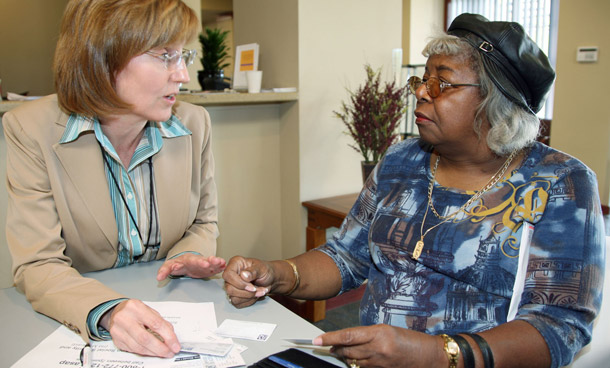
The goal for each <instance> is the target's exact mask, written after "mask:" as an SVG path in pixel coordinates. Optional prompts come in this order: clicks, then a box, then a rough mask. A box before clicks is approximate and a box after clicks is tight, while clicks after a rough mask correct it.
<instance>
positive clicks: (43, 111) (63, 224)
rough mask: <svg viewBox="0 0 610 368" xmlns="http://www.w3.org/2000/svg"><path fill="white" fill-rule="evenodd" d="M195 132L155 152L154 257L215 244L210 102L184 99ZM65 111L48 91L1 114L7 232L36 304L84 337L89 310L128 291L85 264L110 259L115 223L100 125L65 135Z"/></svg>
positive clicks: (108, 263) (207, 249)
mask: <svg viewBox="0 0 610 368" xmlns="http://www.w3.org/2000/svg"><path fill="white" fill-rule="evenodd" d="M176 115H177V116H178V118H179V119H180V121H181V122H182V123H183V124H184V125H185V126H186V127H187V128H188V129H189V130H190V131H191V132H192V133H193V134H192V135H188V136H183V137H177V138H168V139H163V147H162V149H161V151H160V152H159V153H158V154H156V155H155V156H154V157H153V165H154V175H155V186H156V190H157V201H158V209H159V221H160V228H161V247H160V250H159V253H158V258H164V257H171V256H173V255H175V254H177V253H180V252H184V251H197V252H200V253H201V254H203V255H205V256H209V255H214V254H215V252H216V238H217V236H218V227H217V218H218V215H217V204H216V202H217V195H216V185H215V183H214V159H213V156H212V148H211V145H210V135H211V125H210V117H209V115H208V113H207V111H206V110H205V109H204V108H202V107H197V106H194V105H190V104H187V103H179V106H177V108H176ZM67 120H68V116H67V115H66V114H64V113H63V112H61V110H60V109H59V107H58V105H57V96H56V95H51V96H47V97H44V98H41V99H39V100H36V101H32V102H28V103H25V104H23V105H21V106H19V107H17V108H15V109H13V110H11V111H9V112H7V113H6V114H5V115H4V116H3V118H2V123H3V126H4V134H5V136H6V142H7V190H8V209H7V224H6V236H7V241H8V246H9V250H10V252H11V255H12V259H13V268H12V270H13V275H14V279H15V284H16V286H17V288H18V289H19V290H21V291H23V292H24V293H25V295H26V297H27V299H28V300H29V301H30V303H32V307H33V308H34V309H35V310H36V311H38V312H40V313H43V314H45V315H47V316H49V317H51V318H54V319H56V320H57V321H59V322H61V323H63V324H65V325H66V326H68V327H69V328H70V329H72V330H73V331H75V332H76V333H78V334H80V335H81V336H82V337H83V338H84V339H85V340H88V339H89V337H90V336H91V334H90V332H89V331H88V329H87V324H86V320H87V315H88V313H89V311H91V310H92V309H93V308H95V307H96V306H98V305H99V304H101V303H104V302H106V301H108V300H112V299H116V298H120V297H125V296H123V295H120V294H118V293H116V292H115V291H113V290H111V289H109V288H107V287H106V286H104V285H103V284H101V283H99V282H98V281H95V280H92V279H89V278H84V277H82V276H81V275H80V273H83V272H89V271H95V270H102V269H107V268H111V267H112V266H113V265H114V262H115V260H116V258H117V245H118V230H117V226H116V222H115V218H114V212H113V210H112V204H111V201H110V194H109V190H108V184H107V180H106V176H105V173H104V167H103V160H102V156H101V152H100V149H99V147H98V145H97V143H96V140H95V136H94V134H92V133H91V134H84V135H81V136H80V137H79V138H78V139H77V140H76V141H75V142H73V143H70V144H59V143H58V142H59V140H60V139H61V136H62V135H63V133H64V129H65V126H66V122H67Z"/></svg>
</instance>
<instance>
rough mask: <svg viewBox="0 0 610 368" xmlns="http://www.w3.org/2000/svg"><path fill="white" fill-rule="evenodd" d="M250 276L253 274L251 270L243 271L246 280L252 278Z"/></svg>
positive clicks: (242, 275)
mask: <svg viewBox="0 0 610 368" xmlns="http://www.w3.org/2000/svg"><path fill="white" fill-rule="evenodd" d="M250 276H251V274H250V272H248V271H243V272H242V273H241V277H242V278H243V279H244V280H250Z"/></svg>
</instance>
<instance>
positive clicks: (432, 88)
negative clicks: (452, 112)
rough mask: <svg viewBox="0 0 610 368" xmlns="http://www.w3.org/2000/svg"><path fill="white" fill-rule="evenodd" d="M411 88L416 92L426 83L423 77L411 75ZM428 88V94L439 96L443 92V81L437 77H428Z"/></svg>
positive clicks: (434, 96)
mask: <svg viewBox="0 0 610 368" xmlns="http://www.w3.org/2000/svg"><path fill="white" fill-rule="evenodd" d="M408 82H409V90H410V91H411V93H413V94H415V92H416V91H417V89H418V88H419V87H420V86H421V85H422V84H424V82H423V81H422V79H421V78H419V77H411V78H409V81H408ZM425 84H426V90H427V92H428V95H430V97H432V98H437V97H438V96H440V94H441V82H440V81H439V80H438V79H436V78H428V79H427V80H426V83H425Z"/></svg>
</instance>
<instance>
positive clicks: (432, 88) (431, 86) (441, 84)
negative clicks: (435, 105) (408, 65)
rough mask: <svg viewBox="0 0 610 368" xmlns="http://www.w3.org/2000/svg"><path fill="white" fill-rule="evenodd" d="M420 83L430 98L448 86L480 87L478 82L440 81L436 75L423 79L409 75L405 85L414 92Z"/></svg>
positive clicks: (439, 93)
mask: <svg viewBox="0 0 610 368" xmlns="http://www.w3.org/2000/svg"><path fill="white" fill-rule="evenodd" d="M422 84H425V85H426V90H427V91H428V95H429V96H430V97H432V98H437V97H438V96H440V95H441V93H443V91H444V90H445V88H449V87H454V88H457V87H480V86H481V85H480V84H473V83H449V82H445V81H442V80H440V79H438V78H436V77H428V78H425V79H421V78H420V77H415V76H413V77H411V78H409V79H408V80H407V85H408V86H409V92H410V93H412V94H415V91H417V89H418V88H419V87H421V85H422Z"/></svg>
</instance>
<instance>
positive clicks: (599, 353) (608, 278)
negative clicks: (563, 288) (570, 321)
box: [568, 236, 610, 368]
mask: <svg viewBox="0 0 610 368" xmlns="http://www.w3.org/2000/svg"><path fill="white" fill-rule="evenodd" d="M609 326H610V236H607V237H606V274H605V276H604V300H603V301H602V307H601V309H600V312H599V315H598V316H597V318H596V319H595V321H594V322H593V339H592V340H591V342H590V343H589V345H587V346H585V347H584V348H583V349H582V350H581V351H580V352H579V353H578V354H577V355H576V357H574V361H573V362H572V364H570V365H569V366H568V367H570V368H592V367H609V366H610V343H609V341H610V328H609Z"/></svg>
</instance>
